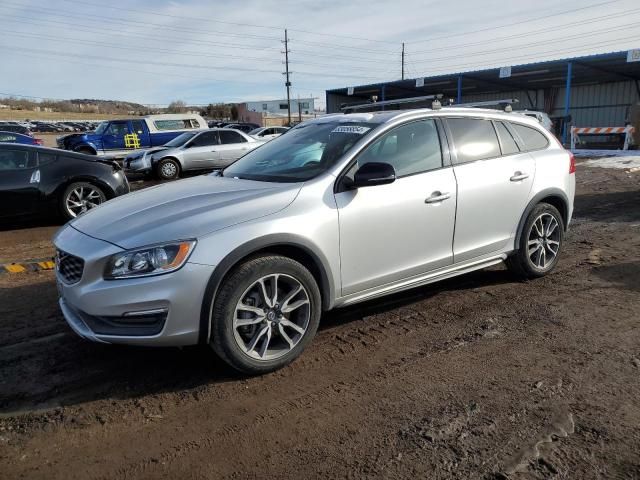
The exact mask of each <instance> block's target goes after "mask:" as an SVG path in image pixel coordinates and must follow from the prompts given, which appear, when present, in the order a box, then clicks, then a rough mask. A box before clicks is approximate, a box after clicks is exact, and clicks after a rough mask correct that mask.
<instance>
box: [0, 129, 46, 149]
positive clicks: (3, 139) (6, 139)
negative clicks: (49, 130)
mask: <svg viewBox="0 0 640 480" xmlns="http://www.w3.org/2000/svg"><path fill="white" fill-rule="evenodd" d="M0 128H1V127H0ZM0 143H20V144H22V145H42V139H41V138H34V137H32V136H30V135H22V134H21V133H15V132H4V131H1V130H0Z"/></svg>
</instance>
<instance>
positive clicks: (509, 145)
mask: <svg viewBox="0 0 640 480" xmlns="http://www.w3.org/2000/svg"><path fill="white" fill-rule="evenodd" d="M495 125H496V130H497V131H498V137H500V146H501V147H502V154H503V155H513V154H514V153H518V152H519V151H520V150H519V149H518V145H517V144H516V141H515V140H514V139H513V136H512V135H511V132H509V130H508V129H507V127H506V126H505V125H504V123H502V122H496V123H495Z"/></svg>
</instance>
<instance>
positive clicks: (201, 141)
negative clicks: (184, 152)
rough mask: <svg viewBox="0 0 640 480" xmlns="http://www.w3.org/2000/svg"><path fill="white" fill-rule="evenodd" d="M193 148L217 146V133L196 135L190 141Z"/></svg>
mask: <svg viewBox="0 0 640 480" xmlns="http://www.w3.org/2000/svg"><path fill="white" fill-rule="evenodd" d="M191 145H192V146H194V147H207V146H210V145H218V132H205V133H201V134H200V135H198V136H197V137H196V138H194V139H193V140H192V141H191Z"/></svg>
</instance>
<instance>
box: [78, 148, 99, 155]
mask: <svg viewBox="0 0 640 480" xmlns="http://www.w3.org/2000/svg"><path fill="white" fill-rule="evenodd" d="M74 152H77V153H84V154H86V155H97V154H98V152H96V151H95V150H94V149H93V148H91V147H87V146H83V147H78V148H76V149H74Z"/></svg>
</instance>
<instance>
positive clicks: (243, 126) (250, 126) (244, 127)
mask: <svg viewBox="0 0 640 480" xmlns="http://www.w3.org/2000/svg"><path fill="white" fill-rule="evenodd" d="M223 128H232V129H234V130H240V131H241V132H244V133H249V132H250V131H252V130H255V129H256V128H260V125H258V124H257V123H229V124H227V125H225V126H224V127H223Z"/></svg>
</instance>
